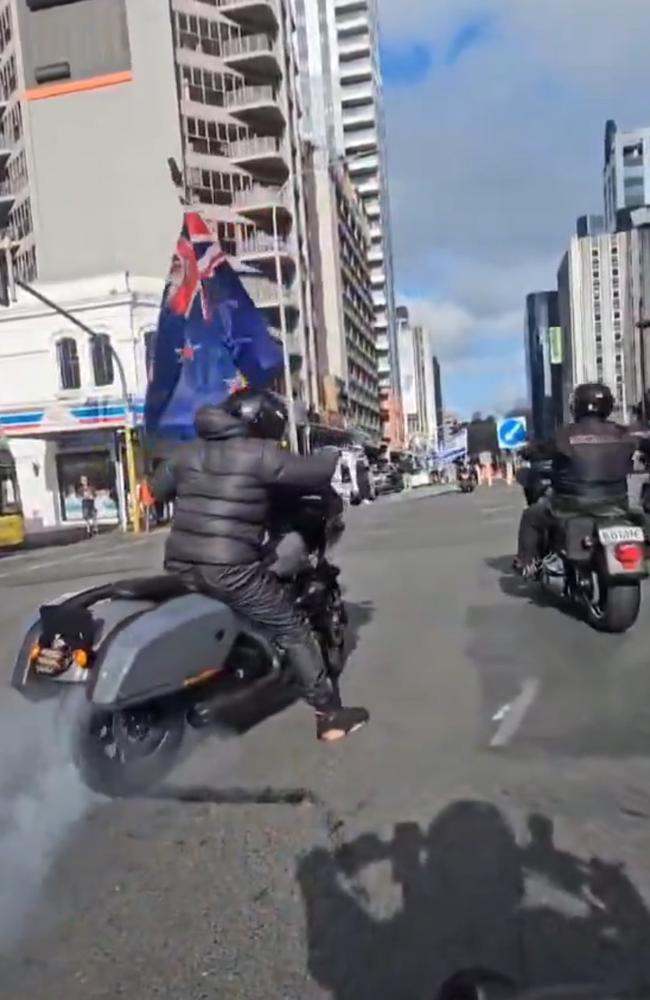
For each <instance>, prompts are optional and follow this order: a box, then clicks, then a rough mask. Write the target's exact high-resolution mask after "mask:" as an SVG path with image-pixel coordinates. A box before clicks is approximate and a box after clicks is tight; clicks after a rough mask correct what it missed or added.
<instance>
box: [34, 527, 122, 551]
mask: <svg viewBox="0 0 650 1000" xmlns="http://www.w3.org/2000/svg"><path fill="white" fill-rule="evenodd" d="M119 530H120V529H119V527H118V526H117V525H113V524H110V525H105V526H103V527H101V526H100V528H99V534H100V535H105V534H112V533H113V532H119ZM87 537H88V536H87V534H86V527H85V525H83V524H58V525H56V526H55V527H51V528H36V529H32V530H31V531H27V532H26V535H25V544H24V545H23V546H22V550H23V551H24V550H25V549H44V548H50V547H52V546H58V545H74V544H75V542H83V541H84V540H85V539H86V538H87Z"/></svg>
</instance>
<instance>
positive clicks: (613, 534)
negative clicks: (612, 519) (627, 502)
mask: <svg viewBox="0 0 650 1000" xmlns="http://www.w3.org/2000/svg"><path fill="white" fill-rule="evenodd" d="M598 537H599V538H600V540H601V542H602V543H603V545H620V544H621V542H644V541H645V534H644V532H643V528H633V527H630V526H628V525H619V526H618V527H616V528H600V529H599V531H598Z"/></svg>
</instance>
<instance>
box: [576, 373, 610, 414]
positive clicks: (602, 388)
mask: <svg viewBox="0 0 650 1000" xmlns="http://www.w3.org/2000/svg"><path fill="white" fill-rule="evenodd" d="M571 408H572V410H573V416H574V417H575V419H576V420H582V419H584V418H585V417H600V419H601V420H607V417H609V416H610V414H611V413H612V410H613V409H614V397H613V395H612V391H611V389H610V388H609V387H608V386H606V385H603V384H602V383H600V382H585V384H584V385H579V386H577V388H576V390H575V392H574V394H573V401H572V404H571Z"/></svg>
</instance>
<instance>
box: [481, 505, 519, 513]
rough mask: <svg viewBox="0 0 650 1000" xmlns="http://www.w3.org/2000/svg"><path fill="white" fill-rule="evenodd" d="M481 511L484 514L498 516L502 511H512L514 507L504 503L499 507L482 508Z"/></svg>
mask: <svg viewBox="0 0 650 1000" xmlns="http://www.w3.org/2000/svg"><path fill="white" fill-rule="evenodd" d="M482 510H483V513H484V514H499V513H500V512H501V511H504V510H509V511H514V510H515V505H514V504H511V503H504V504H501V505H500V506H499V507H483V508H482Z"/></svg>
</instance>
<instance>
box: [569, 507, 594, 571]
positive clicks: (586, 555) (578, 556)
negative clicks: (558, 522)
mask: <svg viewBox="0 0 650 1000" xmlns="http://www.w3.org/2000/svg"><path fill="white" fill-rule="evenodd" d="M594 525H595V522H594V519H593V517H570V518H566V520H565V519H563V529H564V545H565V549H566V554H567V556H568V558H569V560H570V561H571V562H572V563H574V565H577V566H586V565H588V563H590V562H591V559H592V557H593V548H590V547H588V546H585V544H584V542H585V539H592V538H593V536H594Z"/></svg>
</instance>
